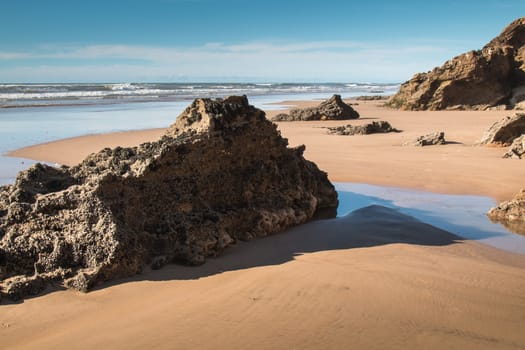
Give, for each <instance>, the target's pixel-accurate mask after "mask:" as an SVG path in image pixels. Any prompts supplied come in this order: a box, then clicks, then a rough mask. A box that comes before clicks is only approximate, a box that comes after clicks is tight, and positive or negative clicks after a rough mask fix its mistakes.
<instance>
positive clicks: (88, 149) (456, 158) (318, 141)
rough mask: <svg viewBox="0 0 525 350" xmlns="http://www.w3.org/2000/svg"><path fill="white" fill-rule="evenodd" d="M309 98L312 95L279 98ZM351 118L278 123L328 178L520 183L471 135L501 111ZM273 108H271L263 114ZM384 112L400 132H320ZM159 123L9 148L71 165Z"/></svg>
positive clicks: (508, 192)
mask: <svg viewBox="0 0 525 350" xmlns="http://www.w3.org/2000/svg"><path fill="white" fill-rule="evenodd" d="M285 103H286V104H289V105H301V106H307V105H315V104H317V103H318V102H293V101H288V102H285ZM358 103H359V105H357V106H355V108H356V110H357V111H359V113H360V114H361V118H360V119H359V120H355V121H328V122H326V121H325V122H287V123H285V122H283V123H279V129H280V130H281V132H282V134H283V136H284V137H287V138H288V139H289V141H290V145H292V146H295V145H300V144H305V145H306V153H305V156H306V157H307V158H308V159H310V160H313V161H314V162H316V163H317V164H318V165H319V167H320V168H321V169H323V170H325V171H327V172H328V174H329V177H330V179H331V180H332V181H337V182H359V183H369V184H377V185H390V186H398V187H409V188H418V189H423V190H428V191H433V192H439V193H450V194H477V195H486V196H490V197H493V198H495V199H496V200H497V201H502V200H507V199H510V198H511V197H513V196H514V194H516V193H517V192H518V191H519V190H520V188H521V187H525V183H524V182H523V179H524V178H525V166H524V165H523V162H522V161H520V160H515V159H502V158H501V156H502V155H503V153H505V150H504V149H503V148H491V147H479V146H476V145H475V144H476V142H477V141H478V140H479V139H480V138H481V135H482V134H483V132H484V131H485V130H486V129H487V128H488V127H489V126H490V125H492V124H493V123H494V122H495V121H497V120H499V119H501V118H502V117H503V116H505V115H509V114H510V113H512V112H509V111H482V112H480V111H440V112H432V111H424V112H407V111H397V110H391V109H386V108H382V107H380V104H381V103H382V102H377V101H367V102H363V101H359V102H358ZM275 113H277V112H276V111H271V112H269V113H268V115H269V116H271V115H274V114H275ZM378 120H387V121H389V122H390V123H391V124H392V126H393V127H395V128H397V129H400V130H403V132H401V133H392V134H378V135H365V136H334V135H327V134H326V129H324V128H323V127H325V126H337V125H344V124H348V123H351V124H355V125H359V124H363V123H370V122H372V121H378ZM432 131H444V132H445V137H446V139H447V140H448V141H450V142H451V143H450V144H448V145H445V146H437V147H422V148H420V147H407V146H402V144H403V143H404V142H406V141H410V140H412V139H415V138H416V137H418V136H421V135H423V134H427V133H430V132H432ZM162 132H163V130H162V129H156V130H146V131H132V132H124V133H113V134H103V135H88V136H83V137H76V138H72V139H66V140H60V141H56V142H50V143H47V144H42V145H36V146H30V147H26V148H22V149H20V150H16V151H14V152H11V153H9V155H11V156H15V157H21V158H28V159H35V160H47V161H50V162H56V163H59V164H66V165H73V164H76V163H78V162H79V161H81V160H82V159H84V158H85V157H86V156H87V155H88V154H89V153H92V152H96V151H98V150H100V149H102V148H103V147H116V146H119V145H120V146H129V145H134V144H138V143H141V142H145V141H152V140H156V139H157V138H158V137H159V136H160V135H161V134H162Z"/></svg>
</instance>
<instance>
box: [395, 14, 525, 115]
mask: <svg viewBox="0 0 525 350" xmlns="http://www.w3.org/2000/svg"><path fill="white" fill-rule="evenodd" d="M387 104H388V105H389V106H391V107H395V108H401V109H406V110H443V109H487V108H490V107H494V106H502V108H517V109H523V108H525V17H522V18H519V19H517V20H515V21H514V22H512V23H511V24H510V25H509V26H508V27H507V28H505V29H504V30H503V32H502V33H501V34H500V35H499V36H497V37H496V38H494V39H493V40H492V41H490V42H489V43H488V44H487V45H485V46H484V47H483V48H482V49H481V50H476V51H470V52H467V53H464V54H462V55H459V56H457V57H454V58H453V59H451V60H449V61H447V62H445V63H444V64H443V65H442V66H441V67H436V68H434V69H433V70H432V71H430V72H427V73H418V74H416V75H414V77H412V79H410V80H409V81H407V82H405V83H404V84H402V85H401V87H400V89H399V92H398V93H397V94H396V95H394V96H393V97H392V98H391V99H390V100H389V101H388V103H387Z"/></svg>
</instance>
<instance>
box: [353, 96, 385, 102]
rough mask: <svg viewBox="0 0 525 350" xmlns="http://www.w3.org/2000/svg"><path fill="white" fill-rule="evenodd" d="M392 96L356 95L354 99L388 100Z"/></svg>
mask: <svg viewBox="0 0 525 350" xmlns="http://www.w3.org/2000/svg"><path fill="white" fill-rule="evenodd" d="M390 97H392V96H385V95H364V96H357V97H356V98H355V99H356V100H357V101H382V100H388V99H389V98H390Z"/></svg>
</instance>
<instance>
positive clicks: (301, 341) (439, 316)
mask: <svg viewBox="0 0 525 350" xmlns="http://www.w3.org/2000/svg"><path fill="white" fill-rule="evenodd" d="M356 108H357V109H358V111H359V112H360V113H361V115H362V117H363V119H365V120H362V121H352V123H355V124H358V123H363V122H369V121H372V120H388V121H389V122H390V123H391V124H392V125H393V126H394V127H396V128H398V129H402V130H404V132H403V133H399V134H389V135H369V136H354V137H345V136H329V135H326V134H325V131H326V130H324V129H321V128H319V127H320V126H325V125H340V124H344V122H324V123H320V122H309V123H306V122H305V123H297V122H294V123H281V124H280V125H279V127H280V129H281V130H282V133H283V135H284V136H286V137H288V138H289V139H290V143H291V144H292V145H297V144H301V143H305V144H306V145H307V153H306V157H307V158H309V159H312V160H314V161H315V162H317V163H318V164H319V166H320V167H321V168H323V169H324V170H327V171H328V172H329V175H330V178H331V179H332V180H335V181H354V182H367V183H376V184H385V185H397V186H404V187H416V188H423V189H428V190H432V191H438V192H448V193H469V194H482V195H489V196H493V197H495V198H497V199H505V198H507V197H510V196H511V195H512V194H513V193H515V192H517V190H518V189H519V188H520V187H521V185H522V181H523V178H524V175H525V167H524V166H523V164H522V163H521V162H520V161H514V160H502V159H500V158H499V157H500V156H501V154H502V153H503V150H502V149H494V148H486V147H475V146H473V144H474V143H475V141H476V140H477V139H478V138H479V137H480V136H481V134H482V132H483V131H484V130H485V129H486V128H487V127H488V126H489V125H490V124H491V123H492V122H494V121H495V120H498V119H499V118H500V117H502V116H503V115H506V114H507V113H508V112H399V111H390V110H384V109H381V108H379V107H378V106H377V103H374V102H369V103H363V102H361V103H360V105H359V106H357V107H356ZM376 118H377V119H376ZM438 130H439V131H445V133H446V137H447V139H449V140H450V141H454V142H458V143H454V144H449V145H445V146H438V147H428V148H413V147H403V146H401V144H402V143H403V142H404V141H406V140H409V139H412V138H414V137H416V136H419V135H421V134H423V133H428V132H431V131H438ZM160 133H161V131H160V130H156V131H150V132H148V134H146V133H144V134H142V133H134V137H135V139H133V140H132V141H130V140H128V141H129V142H128V143H126V142H123V141H124V140H123V139H119V140H116V136H115V134H113V135H100V136H87V137H83V138H76V139H71V140H65V141H60V142H57V143H50V144H46V145H42V146H37V147H36V148H35V147H32V148H26V149H24V150H21V151H17V152H15V153H13V154H14V155H17V156H25V157H29V158H33V159H35V158H36V159H43V160H49V161H55V162H60V163H65V164H72V163H75V162H76V161H78V160H80V159H81V158H83V157H84V156H85V155H86V154H88V153H89V152H92V151H96V150H98V149H100V148H101V147H102V146H115V145H117V144H121V145H124V144H133V143H137V142H139V141H146V140H148V139H154V138H156V137H157V135H159V134H160ZM126 135H128V134H119V137H124V138H125V137H126ZM129 135H131V134H129ZM66 149H67V150H74V151H71V152H70V153H69V154H65V152H64V150H66ZM37 151H39V152H43V153H40V154H38V153H34V152H37ZM77 152H78V153H77ZM523 329H525V256H523V255H516V254H512V253H508V252H504V251H500V250H498V249H495V248H491V247H487V246H483V245H481V244H478V243H475V242H463V241H459V240H458V238H457V237H455V236H453V235H451V234H449V233H447V232H444V231H440V230H438V229H436V228H433V227H431V226H429V225H426V224H423V223H420V222H417V221H414V220H412V219H410V218H409V217H406V216H404V215H402V214H399V213H397V212H395V211H393V210H390V209H386V208H382V207H370V208H366V209H362V210H359V211H357V212H354V213H353V214H351V215H349V216H347V217H345V218H342V219H334V220H329V221H317V222H312V223H309V224H307V225H303V226H301V227H297V228H294V229H291V230H289V231H288V232H286V233H283V234H279V235H275V236H272V237H268V238H265V239H260V240H257V241H254V242H250V243H239V244H238V245H237V246H236V247H233V248H231V249H228V250H227V251H226V253H225V255H224V256H222V257H220V258H217V259H211V260H209V261H208V262H207V263H206V264H205V265H203V266H201V267H197V268H191V267H182V266H175V265H171V266H167V267H165V268H163V269H162V270H160V271H147V272H145V273H144V274H142V275H139V276H137V277H136V278H131V279H127V280H121V281H117V282H115V283H113V284H112V285H105V286H103V287H102V288H100V289H98V290H95V291H93V292H90V293H88V294H81V293H77V292H73V291H58V292H52V293H48V294H46V295H43V296H39V297H36V298H33V299H27V300H25V301H24V302H23V303H21V304H12V305H2V306H0V347H1V348H20V349H35V348H38V349H50V348H53V349H61V348H64V349H66V348H75V349H92V348H95V347H99V348H112V349H114V348H116V349H130V348H131V349H143V348H161V349H211V348H219V349H223V348H224V349H247V348H248V349H525V332H523Z"/></svg>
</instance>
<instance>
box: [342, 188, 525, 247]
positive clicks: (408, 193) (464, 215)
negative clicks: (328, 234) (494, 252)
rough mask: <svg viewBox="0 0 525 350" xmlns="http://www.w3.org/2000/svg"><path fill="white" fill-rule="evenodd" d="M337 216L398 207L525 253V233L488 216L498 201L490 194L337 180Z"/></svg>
mask: <svg viewBox="0 0 525 350" xmlns="http://www.w3.org/2000/svg"><path fill="white" fill-rule="evenodd" d="M335 187H336V190H337V193H338V195H339V207H338V209H337V215H338V216H344V215H346V214H348V213H350V212H352V211H353V210H356V209H359V208H363V207H366V206H369V205H382V206H385V207H388V208H393V209H396V210H399V211H400V212H401V213H404V214H407V215H410V216H412V217H415V218H416V219H418V220H420V221H423V222H425V223H427V224H430V225H433V226H435V227H438V228H440V229H442V230H445V231H449V232H452V233H454V234H456V235H458V236H460V237H463V238H466V239H470V240H475V241H479V242H481V243H484V244H488V245H491V246H494V247H497V248H501V249H504V250H507V251H511V252H515V253H520V254H525V236H522V235H519V234H516V233H512V232H510V231H509V230H507V229H506V228H505V227H504V226H503V225H501V224H495V223H493V222H491V221H490V220H489V218H488V217H487V214H486V213H487V212H488V211H489V209H490V208H492V207H494V206H496V202H495V201H494V200H493V199H492V198H490V197H484V196H472V195H453V194H440V193H432V192H426V191H418V190H412V189H405V188H396V187H387V186H375V185H369V184H359V183H336V184H335Z"/></svg>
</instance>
